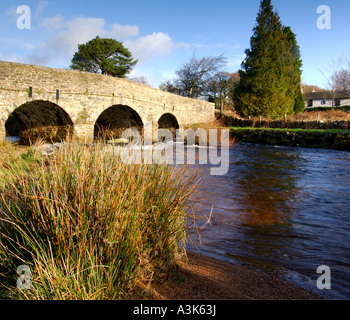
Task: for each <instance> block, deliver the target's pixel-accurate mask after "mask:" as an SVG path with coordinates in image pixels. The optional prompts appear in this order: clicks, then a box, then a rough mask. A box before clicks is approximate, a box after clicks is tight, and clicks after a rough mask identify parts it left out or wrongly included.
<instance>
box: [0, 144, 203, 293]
mask: <svg viewBox="0 0 350 320" xmlns="http://www.w3.org/2000/svg"><path fill="white" fill-rule="evenodd" d="M34 158H35V161H34V162H33V164H32V165H31V169H30V170H29V171H26V172H22V171H19V170H16V167H15V166H13V167H12V168H11V166H10V168H7V177H6V180H5V181H4V183H3V187H2V190H1V197H0V283H1V287H2V297H6V298H15V299H18V298H20V299H121V298H125V297H128V298H130V297H133V296H134V294H135V292H136V291H137V288H139V285H140V283H147V282H148V281H150V279H151V278H152V277H156V276H159V275H160V274H161V273H163V272H166V271H167V269H168V268H170V267H171V266H173V265H176V262H177V259H179V257H180V256H181V255H183V254H184V249H183V246H182V245H181V244H183V243H184V242H185V240H186V236H187V227H186V225H188V224H187V222H188V221H187V220H188V219H191V218H190V216H191V214H190V212H191V205H192V203H191V195H192V194H193V192H194V190H195V185H196V183H195V182H194V181H195V177H196V174H195V173H191V174H188V173H187V172H186V168H185V167H182V168H175V167H169V166H166V165H126V164H124V163H123V162H121V161H120V160H119V159H118V156H117V154H116V153H114V152H113V149H111V148H105V146H104V145H101V144H99V145H94V146H90V147H87V146H83V145H77V144H65V145H63V146H62V147H61V148H60V149H59V151H58V152H57V153H56V154H55V155H54V156H52V157H50V158H45V159H43V157H41V156H40V155H34ZM19 265H27V266H28V267H29V268H30V271H31V289H24V290H19V289H18V288H17V287H16V281H17V279H18V277H19V275H18V274H16V270H17V267H18V266H19Z"/></svg>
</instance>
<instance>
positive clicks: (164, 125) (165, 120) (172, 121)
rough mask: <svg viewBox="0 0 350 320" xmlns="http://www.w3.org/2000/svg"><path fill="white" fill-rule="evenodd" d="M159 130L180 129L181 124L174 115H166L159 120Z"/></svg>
mask: <svg viewBox="0 0 350 320" xmlns="http://www.w3.org/2000/svg"><path fill="white" fill-rule="evenodd" d="M158 128H159V129H175V130H176V129H179V122H178V121H177V119H176V117H175V116H174V115H173V114H172V113H164V114H162V115H161V117H160V118H159V119H158Z"/></svg>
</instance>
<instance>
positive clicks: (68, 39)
mask: <svg viewBox="0 0 350 320" xmlns="http://www.w3.org/2000/svg"><path fill="white" fill-rule="evenodd" d="M44 5H45V1H42V6H44ZM40 28H41V30H42V31H43V33H42V34H43V36H44V38H43V40H42V41H41V42H40V43H39V44H37V45H33V44H32V43H33V42H32V41H30V39H29V41H30V42H29V41H28V42H26V43H25V44H24V47H23V48H24V49H25V50H26V52H27V56H26V57H24V58H22V59H21V60H23V62H25V63H30V64H39V65H42V64H44V65H49V66H53V67H68V66H69V65H70V61H71V59H72V57H73V55H74V53H75V52H76V51H77V49H78V44H82V43H86V42H87V41H89V40H91V39H93V38H95V37H96V36H100V37H105V38H114V39H116V40H118V41H123V44H124V45H125V47H126V48H128V49H129V50H130V51H131V53H132V55H133V57H134V58H136V59H138V60H139V63H138V65H140V64H142V63H143V62H146V61H149V60H150V59H154V58H156V57H160V56H166V55H170V54H171V53H173V52H174V50H175V49H178V48H183V49H188V48H190V47H191V46H192V45H190V44H187V43H175V42H174V41H173V40H172V39H171V37H170V36H169V35H168V34H166V33H163V32H153V33H152V34H149V35H145V36H141V37H138V36H139V33H140V30H139V27H138V26H137V25H121V24H118V23H115V24H108V23H107V22H106V20H105V19H103V18H92V17H76V18H74V19H71V20H66V19H65V18H64V17H63V16H62V15H56V16H54V17H49V18H45V19H42V20H41V21H40ZM131 38H135V39H131ZM124 39H125V41H124Z"/></svg>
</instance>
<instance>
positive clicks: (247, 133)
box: [229, 127, 350, 150]
mask: <svg viewBox="0 0 350 320" xmlns="http://www.w3.org/2000/svg"><path fill="white" fill-rule="evenodd" d="M229 129H230V135H231V137H233V138H235V139H236V140H237V141H238V142H246V143H260V144H268V145H278V146H289V147H306V148H324V149H337V150H350V130H332V129H329V130H317V129H308V130H306V129H277V128H273V129H272V128H254V127H245V128H238V127H230V128H229Z"/></svg>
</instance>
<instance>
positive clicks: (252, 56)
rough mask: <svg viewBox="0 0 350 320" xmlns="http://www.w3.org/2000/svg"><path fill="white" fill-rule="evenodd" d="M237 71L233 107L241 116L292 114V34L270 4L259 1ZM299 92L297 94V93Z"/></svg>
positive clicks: (296, 86)
mask: <svg viewBox="0 0 350 320" xmlns="http://www.w3.org/2000/svg"><path fill="white" fill-rule="evenodd" d="M256 21H257V24H256V26H255V27H254V29H253V31H254V33H253V36H252V37H251V39H250V46H251V47H250V49H247V50H246V51H245V53H246V59H245V60H244V61H243V62H242V70H240V71H239V74H240V82H239V84H238V85H237V86H236V89H235V93H234V99H235V107H236V109H237V110H238V111H239V112H240V113H241V114H242V115H243V116H249V115H251V116H259V115H262V116H267V117H272V118H277V117H282V116H284V115H285V114H292V113H294V108H295V105H296V101H297V97H298V96H299V91H300V92H301V90H300V77H301V71H300V67H301V59H300V50H299V46H298V45H297V42H296V39H295V34H294V33H293V32H292V30H291V29H290V28H289V27H284V26H283V25H282V23H281V20H280V18H279V16H278V13H277V12H275V11H274V9H273V6H272V4H271V0H262V1H261V4H260V12H259V13H258V17H257V20H256ZM298 90H299V91H298Z"/></svg>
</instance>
